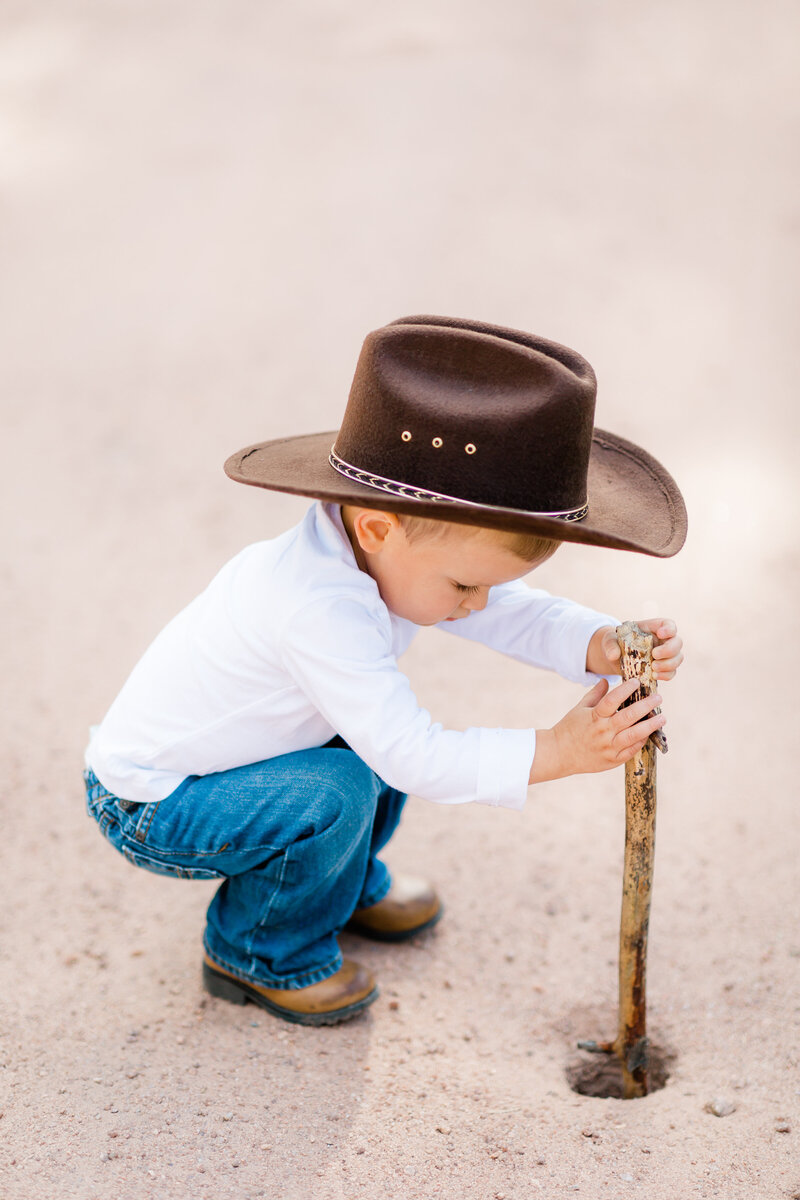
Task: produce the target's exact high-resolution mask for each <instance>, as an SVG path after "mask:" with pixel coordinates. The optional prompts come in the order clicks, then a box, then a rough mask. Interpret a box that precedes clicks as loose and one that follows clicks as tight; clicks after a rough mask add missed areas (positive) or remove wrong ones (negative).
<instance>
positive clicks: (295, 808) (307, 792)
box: [84, 739, 406, 988]
mask: <svg viewBox="0 0 800 1200" xmlns="http://www.w3.org/2000/svg"><path fill="white" fill-rule="evenodd" d="M337 743H338V744H337ZM84 778H85V780H86V793H87V800H88V808H89V812H90V814H91V815H92V816H93V817H94V818H95V820H96V821H97V823H98V825H99V826H100V829H101V831H102V832H103V834H104V835H105V837H106V838H107V839H108V841H109V842H111V844H112V846H114V847H116V849H117V850H119V851H120V852H121V853H122V854H124V856H125V857H126V858H127V859H128V861H129V862H132V863H135V864H136V865H137V866H140V867H146V868H147V870H149V871H156V872H157V873H158V874H160V875H175V876H178V877H180V878H183V879H222V880H224V882H223V883H222V886H221V887H220V888H219V890H218V891H217V893H216V895H215V896H214V899H213V900H212V901H211V905H210V906H209V909H208V916H207V925H206V931H205V938H204V944H205V948H206V951H207V953H208V955H209V957H210V958H211V959H212V960H213V961H214V962H216V963H218V964H219V965H220V966H222V967H224V968H225V969H226V970H227V971H231V972H233V974H235V975H239V976H241V977H242V978H243V979H247V980H251V981H253V982H256V983H261V984H263V985H264V986H266V987H270V988H301V987H308V986H309V985H310V984H312V983H318V982H319V981H320V980H322V979H326V978H327V977H328V976H329V975H333V974H334V973H335V972H336V971H338V970H339V968H340V967H341V965H342V956H341V952H340V950H339V945H338V942H337V934H338V933H339V931H340V930H341V929H342V928H343V926H344V925H345V924H346V923H347V921H348V920H349V919H350V917H351V916H352V915H353V913H354V911H355V910H356V909H357V908H367V907H369V905H371V904H377V902H378V901H379V900H381V899H383V897H384V896H385V895H386V893H387V892H388V890H389V885H390V883H391V877H390V875H389V872H388V870H387V868H386V866H385V865H384V864H383V863H382V862H381V861H380V859H379V858H378V857H377V854H378V851H380V850H381V849H382V848H383V847H384V846H385V845H386V843H387V842H388V841H389V838H390V837H391V836H392V834H393V833H394V831H395V829H396V828H397V825H398V822H399V820H400V815H401V812H402V809H403V805H404V803H405V800H406V797H405V795H404V794H403V793H402V792H397V791H395V790H394V788H390V787H388V786H387V785H386V784H385V783H384V782H383V780H382V779H380V777H379V776H378V775H376V774H375V772H374V771H372V770H371V769H370V768H369V767H368V766H367V765H366V763H364V762H362V760H361V759H360V758H359V757H358V756H357V755H356V754H355V753H354V752H353V751H352V750H350V749H348V748H346V747H345V746H344V744H343V743H340V742H339V739H334V742H333V743H329V744H328V745H327V746H321V747H319V748H318V749H313V750H301V751H298V752H297V753H295V754H283V755H280V756H279V757H277V758H272V759H268V760H267V761H266V762H259V763H252V764H250V765H249V766H244V767H237V768H236V769H235V770H232V771H221V772H219V773H218V774H215V775H193V776H190V777H189V778H188V779H185V780H184V781H183V783H182V784H181V785H180V787H178V788H176V790H175V791H174V792H172V794H171V795H169V796H167V798H166V799H165V800H160V801H155V802H153V803H151V804H135V803H133V802H132V801H129V800H122V799H120V798H119V797H117V796H113V795H111V794H110V793H109V792H108V791H107V790H106V789H105V788H104V787H103V785H102V784H101V783H100V782H99V781H98V780H97V778H96V777H95V775H94V774H93V773H92V772H91V771H86V772H85V773H84Z"/></svg>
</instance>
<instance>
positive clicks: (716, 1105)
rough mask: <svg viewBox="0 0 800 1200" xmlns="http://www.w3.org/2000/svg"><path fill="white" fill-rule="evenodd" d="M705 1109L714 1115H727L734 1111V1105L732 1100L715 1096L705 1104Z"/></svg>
mask: <svg viewBox="0 0 800 1200" xmlns="http://www.w3.org/2000/svg"><path fill="white" fill-rule="evenodd" d="M705 1111H706V1112H707V1113H711V1114H712V1115H713V1116H715V1117H729V1116H730V1115H731V1113H735V1112H736V1105H735V1104H734V1103H733V1101H732V1100H726V1099H725V1098H724V1096H715V1097H714V1099H713V1100H709V1102H708V1104H706V1106H705Z"/></svg>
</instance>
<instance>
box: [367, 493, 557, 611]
mask: <svg viewBox="0 0 800 1200" xmlns="http://www.w3.org/2000/svg"><path fill="white" fill-rule="evenodd" d="M362 512H363V510H362ZM345 525H346V526H347V527H348V533H350V536H351V541H352V542H354V545H355V541H356V539H357V542H358V548H357V549H356V554H357V557H358V558H359V565H360V566H361V567H362V569H364V570H366V571H367V572H368V573H369V574H370V575H371V576H372V578H373V579H374V580H375V582H376V583H377V585H378V591H379V592H380V594H381V599H382V600H383V602H384V604H385V605H386V606H387V608H388V609H389V610H390V611H391V612H393V613H395V615H396V616H398V617H405V618H406V620H409V621H413V622H414V623H415V624H417V625H436V624H438V623H439V621H458V620H461V619H462V618H463V617H468V616H469V615H470V613H471V612H474V611H476V610H480V609H483V608H485V607H486V602H487V600H488V598H489V589H490V588H492V587H496V586H497V585H498V584H500V583H509V582H510V581H511V580H513V579H520V578H521V577H522V576H523V575H527V574H528V572H529V571H531V570H533V568H534V566H535V565H536V564H535V563H526V562H524V561H523V560H522V559H521V558H520V557H519V556H518V555H517V554H515V553H514V552H513V551H512V550H510V549H509V547H508V544H507V542H506V541H505V540H504V538H503V535H502V533H493V532H492V531H489V530H482V529H479V530H476V529H470V528H465V529H463V530H462V529H460V528H459V527H458V526H457V525H454V526H452V527H448V529H447V530H446V531H445V532H443V533H439V534H437V535H436V536H434V537H426V536H424V535H423V536H422V537H419V538H418V539H416V540H409V538H408V537H407V536H406V533H405V531H404V530H403V527H402V525H401V524H400V522H399V521H398V520H397V517H396V516H394V514H391V513H378V512H373V513H372V514H369V515H368V516H367V518H366V520H363V519H362V520H356V522H355V523H352V522H351V521H348V520H347V518H345ZM351 526H352V531H351ZM354 535H355V538H354ZM358 549H360V550H361V552H362V553H361V554H359V553H358ZM362 559H363V561H362Z"/></svg>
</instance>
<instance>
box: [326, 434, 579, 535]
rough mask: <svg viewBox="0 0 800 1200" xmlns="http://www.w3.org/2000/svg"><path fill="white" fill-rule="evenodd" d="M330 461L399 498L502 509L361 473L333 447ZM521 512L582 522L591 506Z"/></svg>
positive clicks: (342, 472) (344, 472)
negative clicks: (553, 510)
mask: <svg viewBox="0 0 800 1200" xmlns="http://www.w3.org/2000/svg"><path fill="white" fill-rule="evenodd" d="M328 461H329V463H330V464H331V466H332V467H333V468H334V470H336V471H338V472H339V474H340V475H344V476H345V477H346V478H347V479H352V480H354V481H355V482H356V483H363V484H366V485H367V486H368V487H374V488H377V489H378V490H379V491H381V492H388V493H389V495H391V496H399V497H402V498H405V499H411V500H429V501H432V502H434V503H435V502H436V501H437V500H444V501H447V502H449V503H451V504H464V505H467V506H468V507H469V508H484V509H489V510H493V509H497V508H499V507H500V505H497V504H479V503H477V502H475V501H472V500H464V499H463V497H460V496H446V495H445V494H444V493H443V492H431V491H429V490H428V489H427V488H418V487H414V486H413V485H411V484H408V483H401V482H400V481H399V480H397V479H386V478H385V477H384V476H383V475H374V474H372V473H371V472H369V471H361V470H359V468H358V467H354V466H352V465H351V464H350V463H348V462H345V461H344V459H343V458H339V456H338V454H337V453H336V451H335V450H334V449H333V447H331V452H330V455H329V456H328ZM520 511H522V512H525V515H526V516H529V517H555V518H557V519H558V520H559V521H582V520H583V519H584V517H585V516H586V515H587V513H588V512H589V505H588V504H583V505H581V507H580V508H572V509H567V510H565V511H563V512H531V511H529V510H527V509H525V510H520Z"/></svg>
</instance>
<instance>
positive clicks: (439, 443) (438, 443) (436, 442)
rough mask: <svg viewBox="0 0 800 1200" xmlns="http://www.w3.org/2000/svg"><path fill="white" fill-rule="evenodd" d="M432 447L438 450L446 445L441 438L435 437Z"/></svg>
mask: <svg viewBox="0 0 800 1200" xmlns="http://www.w3.org/2000/svg"><path fill="white" fill-rule="evenodd" d="M431 445H432V446H433V447H434V449H435V450H438V449H439V447H440V446H442V445H444V443H443V442H442V439H441V438H440V437H435V438H434V439H433V441H432V442H431Z"/></svg>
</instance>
